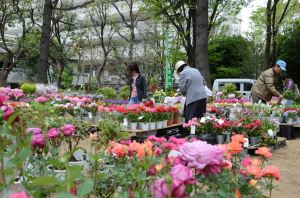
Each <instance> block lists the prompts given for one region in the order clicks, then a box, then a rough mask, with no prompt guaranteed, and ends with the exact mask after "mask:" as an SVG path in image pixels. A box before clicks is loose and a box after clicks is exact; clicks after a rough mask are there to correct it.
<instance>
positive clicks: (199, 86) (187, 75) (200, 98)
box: [175, 61, 207, 123]
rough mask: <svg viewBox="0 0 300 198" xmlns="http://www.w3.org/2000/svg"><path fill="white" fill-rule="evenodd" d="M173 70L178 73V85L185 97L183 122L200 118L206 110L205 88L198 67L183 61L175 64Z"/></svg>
mask: <svg viewBox="0 0 300 198" xmlns="http://www.w3.org/2000/svg"><path fill="white" fill-rule="evenodd" d="M175 71H176V73H177V74H178V75H179V83H178V87H179V90H180V92H181V94H182V95H184V96H185V97H186V99H185V105H184V117H185V122H186V123H187V122H188V121H189V120H192V119H193V118H200V117H202V116H203V115H204V114H205V112H206V99H207V95H206V90H205V87H204V84H203V82H204V80H203V77H202V75H201V73H200V71H199V70H198V69H195V68H192V67H190V66H189V65H188V64H186V63H185V62H184V61H178V62H177V63H176V64H175Z"/></svg>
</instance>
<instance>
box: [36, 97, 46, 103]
mask: <svg viewBox="0 0 300 198" xmlns="http://www.w3.org/2000/svg"><path fill="white" fill-rule="evenodd" d="M34 101H35V102H40V103H44V102H47V98H45V97H44V96H40V97H37V98H36V99H34Z"/></svg>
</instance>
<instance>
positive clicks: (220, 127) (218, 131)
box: [213, 119, 227, 144]
mask: <svg viewBox="0 0 300 198" xmlns="http://www.w3.org/2000/svg"><path fill="white" fill-rule="evenodd" d="M213 127H214V129H213V130H214V131H213V132H214V134H215V135H216V138H217V143H218V144H224V142H225V134H224V132H225V131H226V129H227V121H226V120H223V119H216V120H214V125H213Z"/></svg>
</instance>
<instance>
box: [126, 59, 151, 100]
mask: <svg viewBox="0 0 300 198" xmlns="http://www.w3.org/2000/svg"><path fill="white" fill-rule="evenodd" d="M128 72H129V75H130V81H129V82H130V85H129V86H130V97H129V98H130V99H129V104H136V103H138V102H141V101H142V100H143V99H146V97H147V84H146V79H145V77H144V76H143V75H141V73H140V69H139V65H138V64H137V63H130V64H129V65H128Z"/></svg>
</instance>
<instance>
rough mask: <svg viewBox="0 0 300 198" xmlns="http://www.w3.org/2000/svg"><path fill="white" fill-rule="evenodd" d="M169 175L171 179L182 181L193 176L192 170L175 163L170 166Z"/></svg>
mask: <svg viewBox="0 0 300 198" xmlns="http://www.w3.org/2000/svg"><path fill="white" fill-rule="evenodd" d="M170 175H171V176H172V178H173V179H176V180H179V181H182V182H184V181H187V180H189V179H191V178H192V177H193V171H192V170H191V169H190V168H188V167H186V166H184V165H182V164H177V165H175V166H173V167H172V169H171V171H170Z"/></svg>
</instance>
